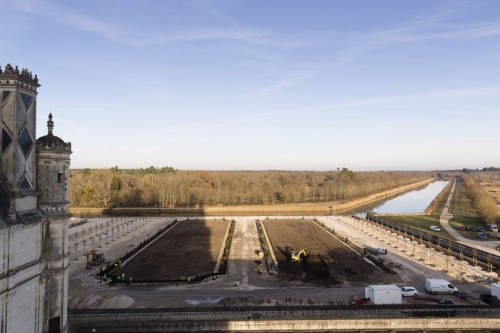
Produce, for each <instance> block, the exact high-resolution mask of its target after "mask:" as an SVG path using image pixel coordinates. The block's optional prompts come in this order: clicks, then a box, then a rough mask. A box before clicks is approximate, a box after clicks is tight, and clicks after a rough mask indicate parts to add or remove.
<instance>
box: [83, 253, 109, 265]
mask: <svg viewBox="0 0 500 333" xmlns="http://www.w3.org/2000/svg"><path fill="white" fill-rule="evenodd" d="M105 260H106V259H105V258H104V252H102V251H90V252H87V266H86V267H85V268H86V269H90V266H91V265H92V266H99V265H100V264H102V263H103V262H104V261H105Z"/></svg>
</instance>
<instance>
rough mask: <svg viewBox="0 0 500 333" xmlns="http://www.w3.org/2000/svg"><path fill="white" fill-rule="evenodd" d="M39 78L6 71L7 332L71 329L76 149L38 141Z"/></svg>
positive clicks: (0, 230) (3, 272)
mask: <svg viewBox="0 0 500 333" xmlns="http://www.w3.org/2000/svg"><path fill="white" fill-rule="evenodd" d="M39 87H40V84H38V78H37V76H36V75H35V76H34V77H33V75H32V74H31V72H29V71H28V70H27V69H23V70H22V71H19V69H18V68H17V66H16V68H13V67H12V66H10V65H9V64H7V66H6V67H5V69H4V70H2V69H1V67H0V131H1V133H0V332H2V333H3V332H47V333H59V332H66V331H67V319H66V318H67V314H66V312H67V311H66V309H67V290H68V268H69V252H68V225H69V191H68V190H69V187H68V186H69V165H70V154H71V143H65V142H64V141H63V140H61V139H60V138H58V137H57V136H54V134H53V128H54V122H53V121H52V115H49V121H48V122H47V125H48V134H47V135H45V136H42V137H41V138H39V139H38V140H36V141H35V138H36V107H37V105H36V97H37V94H38V93H37V89H38V88H39Z"/></svg>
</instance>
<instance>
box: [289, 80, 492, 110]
mask: <svg viewBox="0 0 500 333" xmlns="http://www.w3.org/2000/svg"><path fill="white" fill-rule="evenodd" d="M484 96H500V85H497V86H489V87H480V88H467V89H453V90H442V91H432V92H426V93H417V94H405V95H396V96H389V97H381V98H368V99H364V100H359V101H351V102H342V103H336V104H329V105H322V106H315V107H307V108H297V109H291V110H282V111H279V112H280V113H304V112H318V111H336V110H345V109H355V108H361V107H367V106H377V105H388V104H398V103H410V102H415V101H423V100H442V101H446V100H459V99H463V98H470V97H484Z"/></svg>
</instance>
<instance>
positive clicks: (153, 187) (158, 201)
mask: <svg viewBox="0 0 500 333" xmlns="http://www.w3.org/2000/svg"><path fill="white" fill-rule="evenodd" d="M436 176H437V175H436V174H435V173H432V172H392V171H387V172H384V171H379V172H353V171H351V170H349V169H347V168H343V169H342V170H337V171H325V172H316V171H182V170H175V169H173V168H171V167H166V168H155V167H149V168H146V169H139V170H120V169H119V168H118V167H114V168H111V169H83V170H71V186H70V200H71V205H72V207H112V206H113V207H148V206H149V207H151V206H153V207H154V206H157V207H190V206H204V205H209V206H215V205H270V204H287V203H305V202H313V203H314V202H326V201H339V200H348V199H353V198H356V197H361V196H365V195H369V194H372V193H375V192H379V191H383V190H387V189H390V188H394V187H398V186H402V185H406V184H410V183H414V182H417V181H421V180H424V179H428V178H430V177H436Z"/></svg>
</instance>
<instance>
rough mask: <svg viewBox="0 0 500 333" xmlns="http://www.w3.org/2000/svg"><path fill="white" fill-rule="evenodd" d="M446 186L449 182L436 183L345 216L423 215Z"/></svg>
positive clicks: (357, 209) (355, 210)
mask: <svg viewBox="0 0 500 333" xmlns="http://www.w3.org/2000/svg"><path fill="white" fill-rule="evenodd" d="M446 184H448V181H435V182H432V183H429V184H427V185H424V186H421V187H417V188H415V189H413V190H411V191H408V192H404V193H402V194H399V195H397V196H395V197H391V198H389V199H383V200H380V201H377V202H372V203H371V204H367V205H364V206H360V207H358V208H354V209H352V210H350V211H348V212H345V213H344V214H345V215H347V214H349V215H360V216H364V215H365V214H366V213H368V212H377V213H385V214H387V213H394V214H406V213H422V212H423V211H424V210H425V209H426V208H427V207H428V206H429V205H430V203H431V202H432V200H434V198H435V197H436V196H437V195H438V194H439V192H441V191H442V190H443V188H444V187H445V186H446ZM344 214H342V215H344Z"/></svg>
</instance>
